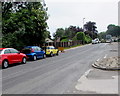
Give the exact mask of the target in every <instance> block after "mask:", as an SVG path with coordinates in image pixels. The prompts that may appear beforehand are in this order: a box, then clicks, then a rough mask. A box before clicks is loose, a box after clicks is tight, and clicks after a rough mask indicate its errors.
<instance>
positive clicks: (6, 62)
mask: <svg viewBox="0 0 120 96" xmlns="http://www.w3.org/2000/svg"><path fill="white" fill-rule="evenodd" d="M8 66H9V62H8V61H7V60H4V61H3V63H2V68H7V67H8Z"/></svg>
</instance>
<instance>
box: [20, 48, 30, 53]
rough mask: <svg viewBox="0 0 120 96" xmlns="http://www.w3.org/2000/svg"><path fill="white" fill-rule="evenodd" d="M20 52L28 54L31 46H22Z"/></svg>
mask: <svg viewBox="0 0 120 96" xmlns="http://www.w3.org/2000/svg"><path fill="white" fill-rule="evenodd" d="M21 52H22V53H24V54H29V53H31V48H24V49H22V51H21Z"/></svg>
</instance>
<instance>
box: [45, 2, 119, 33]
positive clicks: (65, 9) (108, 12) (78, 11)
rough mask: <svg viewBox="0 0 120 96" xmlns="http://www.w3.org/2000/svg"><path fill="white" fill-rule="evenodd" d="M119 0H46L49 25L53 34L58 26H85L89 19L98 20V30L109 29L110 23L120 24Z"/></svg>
mask: <svg viewBox="0 0 120 96" xmlns="http://www.w3.org/2000/svg"><path fill="white" fill-rule="evenodd" d="M118 1H119V0H45V3H46V5H47V7H48V14H49V15H50V16H49V19H48V21H47V22H48V26H49V31H50V32H51V34H53V33H54V32H55V31H56V29H57V28H66V27H69V26H70V25H73V26H79V27H82V26H83V18H85V19H84V23H86V22H88V21H92V22H96V26H97V27H98V28H97V30H98V31H99V32H103V31H106V30H107V26H108V25H109V24H115V25H118Z"/></svg>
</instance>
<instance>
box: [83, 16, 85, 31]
mask: <svg viewBox="0 0 120 96" xmlns="http://www.w3.org/2000/svg"><path fill="white" fill-rule="evenodd" d="M84 20H85V18H83V32H84Z"/></svg>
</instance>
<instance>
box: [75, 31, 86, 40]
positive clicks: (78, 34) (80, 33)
mask: <svg viewBox="0 0 120 96" xmlns="http://www.w3.org/2000/svg"><path fill="white" fill-rule="evenodd" d="M76 38H77V40H82V41H83V42H85V34H84V33H83V32H77V34H76Z"/></svg>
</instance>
